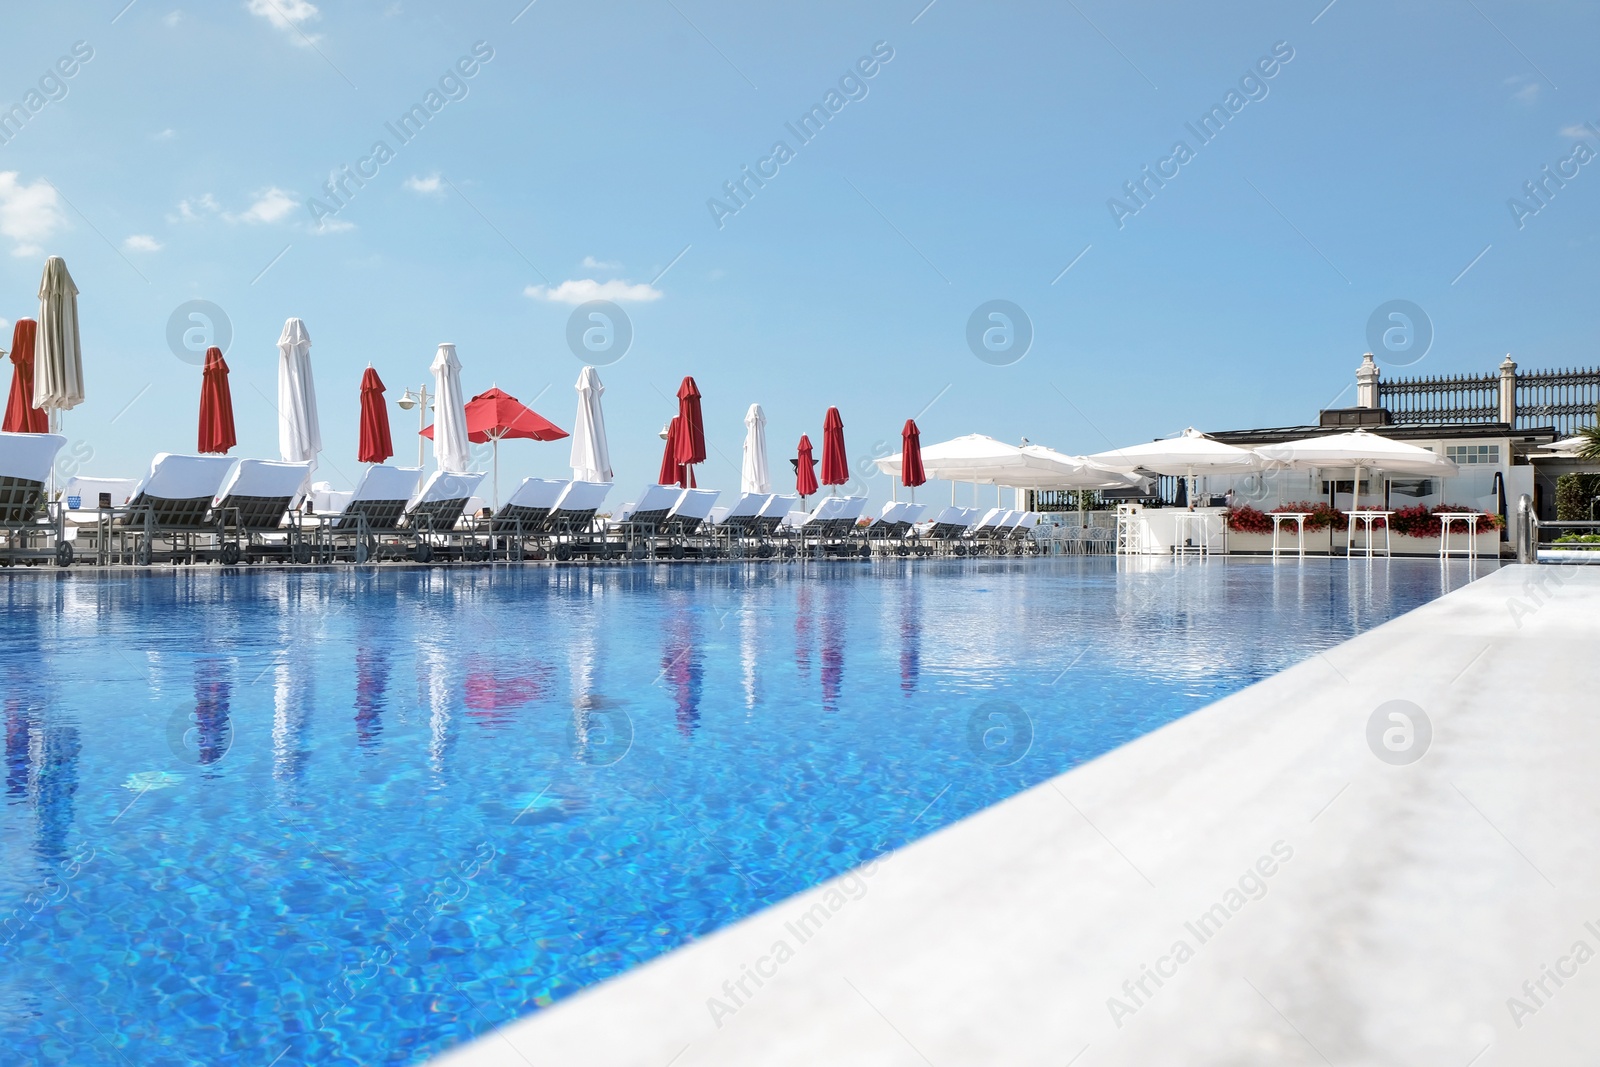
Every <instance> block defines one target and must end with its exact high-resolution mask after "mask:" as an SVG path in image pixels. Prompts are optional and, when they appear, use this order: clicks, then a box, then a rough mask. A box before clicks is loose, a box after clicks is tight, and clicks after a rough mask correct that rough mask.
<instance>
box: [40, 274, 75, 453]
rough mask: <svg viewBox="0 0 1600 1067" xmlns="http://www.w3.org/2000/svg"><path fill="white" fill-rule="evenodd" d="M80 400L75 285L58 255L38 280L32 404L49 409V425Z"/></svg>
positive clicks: (55, 426)
mask: <svg viewBox="0 0 1600 1067" xmlns="http://www.w3.org/2000/svg"><path fill="white" fill-rule="evenodd" d="M81 403H83V345H82V343H81V341H80V340H79V337H78V287H77V286H76V285H75V284H73V281H72V275H70V274H68V273H67V264H66V262H65V261H64V260H62V258H61V257H60V256H51V257H50V258H49V259H47V260H45V264H44V277H43V278H41V279H40V281H39V341H38V348H37V349H36V351H35V355H34V361H33V406H34V407H36V408H41V409H43V410H45V411H48V412H49V413H50V429H51V430H52V431H54V430H56V429H58V428H59V427H60V423H61V417H60V415H59V414H58V412H62V411H67V410H69V409H71V408H75V407H77V406H78V405H79V404H81Z"/></svg>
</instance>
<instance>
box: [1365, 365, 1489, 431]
mask: <svg viewBox="0 0 1600 1067" xmlns="http://www.w3.org/2000/svg"><path fill="white" fill-rule="evenodd" d="M1378 406H1379V407H1385V408H1388V409H1389V414H1390V416H1391V417H1392V418H1393V419H1394V421H1395V422H1397V423H1401V424H1405V425H1415V424H1419V423H1420V424H1424V425H1426V424H1431V423H1440V422H1499V421H1500V375H1498V374H1449V375H1439V376H1435V377H1429V378H1397V379H1395V380H1393V381H1387V382H1386V381H1382V380H1380V381H1379V382H1378Z"/></svg>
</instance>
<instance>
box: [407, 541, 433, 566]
mask: <svg viewBox="0 0 1600 1067" xmlns="http://www.w3.org/2000/svg"><path fill="white" fill-rule="evenodd" d="M411 558H412V559H414V560H416V561H417V562H418V563H427V562H428V561H429V560H431V559H433V546H432V545H430V544H428V543H427V542H426V541H418V542H417V544H416V547H414V548H413V549H412V550H411Z"/></svg>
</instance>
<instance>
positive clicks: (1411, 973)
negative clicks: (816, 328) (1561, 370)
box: [436, 561, 1600, 1067]
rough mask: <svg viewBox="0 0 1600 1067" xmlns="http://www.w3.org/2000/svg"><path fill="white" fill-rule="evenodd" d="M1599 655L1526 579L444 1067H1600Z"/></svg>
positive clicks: (1548, 587) (1591, 623) (1585, 580)
mask: <svg viewBox="0 0 1600 1067" xmlns="http://www.w3.org/2000/svg"><path fill="white" fill-rule="evenodd" d="M1367 565H1368V564H1366V562H1365V561H1357V562H1355V563H1353V564H1352V566H1357V567H1362V566H1367ZM1376 565H1378V566H1382V565H1383V564H1382V561H1378V563H1377V564H1376ZM1597 648H1600V573H1596V572H1594V571H1592V570H1589V569H1580V568H1575V567H1574V568H1567V567H1551V566H1545V567H1539V568H1532V567H1509V568H1505V569H1503V570H1500V571H1498V572H1497V573H1493V574H1490V575H1489V576H1488V577H1486V578H1484V579H1482V580H1480V581H1478V582H1475V583H1473V584H1472V585H1470V586H1468V587H1466V588H1464V589H1461V590H1458V591H1457V592H1454V593H1452V594H1450V595H1448V596H1446V597H1444V598H1442V599H1440V600H1438V601H1435V602H1433V603H1431V604H1429V605H1427V606H1425V607H1423V608H1420V609H1418V610H1416V611H1414V612H1411V613H1410V614H1408V615H1405V616H1403V617H1401V618H1399V619H1397V620H1395V621H1393V622H1390V623H1388V624H1386V625H1384V626H1381V627H1379V628H1377V629H1375V630H1373V631H1370V632H1368V633H1366V634H1364V635H1362V636H1360V637H1358V638H1356V639H1354V640H1352V641H1349V642H1347V643H1345V644H1343V645H1341V646H1339V647H1337V648H1335V649H1333V650H1331V651H1329V652H1328V653H1326V654H1324V655H1320V656H1317V657H1315V658H1313V659H1311V660H1310V661H1308V662H1306V663H1303V664H1301V665H1299V666H1297V667H1295V668H1292V669H1291V670H1288V671H1286V672H1284V673H1283V674H1280V675H1278V676H1275V677H1273V678H1270V679H1268V680H1266V681H1263V682H1261V683H1260V684H1258V685H1255V686H1253V687H1251V688H1250V689H1247V690H1245V691H1243V692H1241V693H1238V694H1236V695H1234V696H1232V697H1229V698H1227V699H1225V700H1222V701H1220V702H1219V703H1217V704H1215V705H1213V706H1211V707H1209V708H1207V709H1205V710H1203V711H1200V712H1197V713H1195V714H1193V715H1191V716H1189V717H1187V718H1185V719H1182V720H1180V721H1178V722H1176V723H1173V724H1172V725H1170V726H1167V727H1165V728H1163V729H1161V730H1158V731H1156V732H1155V733H1152V734H1150V735H1147V736H1145V737H1143V738H1141V739H1139V740H1137V741H1135V742H1133V743H1131V744H1129V745H1127V746H1125V747H1123V748H1121V749H1118V750H1117V751H1115V752H1112V753H1110V754H1108V755H1106V756H1104V757H1102V758H1100V759H1098V760H1095V761H1093V762H1091V763H1089V764H1086V765H1084V766H1082V767H1079V768H1077V769H1076V770H1073V771H1071V772H1069V773H1067V774H1064V775H1062V776H1060V777H1058V778H1056V779H1054V780H1052V781H1050V782H1047V783H1045V784H1043V785H1041V786H1039V787H1037V788H1035V789H1033V790H1030V791H1029V792H1027V793H1024V794H1022V795H1019V796H1016V797H1013V798H1012V799H1010V800H1008V801H1006V802H1004V803H1002V804H999V805H997V806H995V807H993V808H990V809H988V810H986V811H984V812H982V813H980V814H978V815H976V816H974V817H972V818H970V819H967V820H965V821H962V822H959V823H957V824H955V825H953V826H951V827H948V828H947V829H945V830H943V831H941V832H939V833H936V834H934V835H932V836H930V837H928V838H925V839H923V840H921V841H918V842H916V843H915V844H912V845H910V846H908V847H906V848H904V849H902V850H900V851H898V852H896V853H894V854H892V855H890V856H886V857H885V858H884V859H882V860H881V861H879V862H878V863H877V864H876V865H874V866H873V867H872V868H871V869H870V871H866V870H864V871H859V872H856V873H854V874H852V875H849V876H846V877H845V878H843V879H838V880H835V881H834V882H831V883H828V884H826V885H824V886H822V887H819V888H818V889H816V890H814V891H812V892H810V893H807V894H805V895H803V896H801V897H798V898H796V899H794V900H791V901H788V902H786V903H784V904H782V905H779V906H777V907H774V908H772V909H770V910H768V911H766V912H763V913H761V914H758V915H756V916H754V917H752V918H751V919H748V920H746V921H744V922H742V923H739V924H737V925H735V926H733V927H731V928H729V929H727V930H724V931H721V932H719V933H718V934H716V935H715V936H712V937H710V938H707V939H706V940H704V941H701V942H698V943H696V944H694V945H691V946H689V947H687V948H684V949H681V950H679V951H677V952H674V953H671V954H670V955H668V956H665V957H663V958H661V959H659V960H657V961H655V962H654V963H651V964H649V965H646V966H644V967H641V968H638V969H636V970H634V971H631V972H629V973H628V974H625V975H623V976H621V977H620V978H617V979H615V980H613V981H611V982H608V983H606V984H604V985H602V986H599V987H597V988H595V989H592V990H590V991H588V992H586V993H584V994H580V995H579V996H577V997H575V998H573V999H572V1000H570V1001H568V1002H566V1003H564V1004H561V1005H558V1006H557V1007H555V1008H554V1009H552V1010H550V1011H547V1012H544V1013H541V1014H539V1015H537V1016H534V1017H532V1018H529V1019H525V1020H523V1021H522V1022H520V1023H516V1024H513V1025H511V1026H509V1027H506V1028H505V1029H503V1030H501V1031H500V1032H498V1033H496V1034H490V1035H488V1036H486V1037H485V1038H483V1039H481V1040H479V1041H478V1042H477V1043H475V1044H473V1045H470V1046H467V1047H465V1048H462V1049H459V1050H457V1051H455V1052H454V1053H452V1054H449V1055H446V1056H444V1057H441V1058H440V1059H439V1060H438V1061H436V1062H438V1063H439V1064H440V1065H441V1067H443V1065H449V1067H491V1065H494V1067H499V1065H505V1067H525V1065H526V1064H528V1063H535V1064H545V1063H559V1064H568V1063H572V1064H577V1063H582V1064H585V1065H593V1067H602V1065H609V1064H617V1065H622V1064H627V1065H644V1067H667V1065H669V1064H670V1065H672V1067H702V1065H713V1064H716V1065H730V1067H732V1065H739V1067H747V1065H752V1064H763V1065H765V1064H796V1065H799V1064H806V1065H810V1064H819V1063H826V1064H830V1065H854V1064H860V1065H868V1064H870V1065H874V1067H885V1065H898V1064H906V1065H916V1067H927V1065H928V1064H934V1065H938V1067H955V1065H966V1064H1006V1065H1024V1064H1041V1065H1043V1064H1051V1065H1056V1067H1060V1065H1063V1064H1074V1065H1077V1067H1093V1065H1097V1064H1141V1065H1142V1064H1156V1063H1179V1062H1182V1063H1192V1064H1202V1063H1204V1064H1211V1063H1217V1064H1222V1063H1227V1064H1244V1063H1251V1064H1254V1063H1262V1064H1267V1063H1270V1064H1326V1063H1331V1064H1337V1065H1340V1067H1345V1065H1357V1064H1408V1065H1412V1064H1446V1065H1460V1067H1467V1065H1469V1064H1471V1065H1472V1067H1489V1065H1493V1064H1533V1063H1537V1064H1541V1065H1551V1064H1565V1063H1573V1064H1576V1063H1589V1062H1592V1056H1593V1053H1594V1051H1595V1049H1596V1047H1597V1039H1596V1037H1595V1035H1594V1026H1593V1020H1594V1018H1595V1016H1596V1012H1597V1009H1600V962H1594V963H1592V965H1591V962H1590V961H1591V959H1592V958H1597V957H1595V953H1596V952H1597V951H1600V859H1597V858H1596V857H1597V856H1600V852H1597V851H1596V850H1595V849H1594V847H1593V842H1592V840H1590V839H1591V838H1592V837H1593V830H1594V827H1595V826H1597V825H1600V716H1597V714H1596V711H1595V701H1594V697H1593V684H1592V680H1591V676H1592V670H1593V666H1592V665H1593V662H1594V659H1595V653H1596V649H1597ZM1394 700H1405V701H1411V702H1414V704H1415V705H1417V706H1419V707H1420V708H1421V709H1423V711H1424V712H1425V714H1426V716H1427V718H1428V719H1429V720H1430V722H1431V727H1432V738H1431V744H1429V745H1428V747H1427V749H1426V752H1425V754H1424V755H1423V756H1422V757H1421V758H1420V760H1417V761H1416V762H1413V763H1410V764H1408V765H1393V764H1391V763H1386V762H1384V761H1382V760H1380V759H1379V758H1378V757H1377V756H1376V755H1375V754H1374V750H1373V749H1372V748H1371V747H1369V742H1368V724H1369V719H1370V718H1371V717H1372V716H1373V714H1374V712H1375V710H1376V709H1378V708H1379V707H1380V705H1384V704H1385V703H1386V702H1389V701H1394ZM1413 718H1415V716H1414V715H1413ZM1415 737H1416V738H1420V737H1421V733H1420V731H1419V732H1418V733H1417V734H1416V735H1415ZM1378 747H1379V748H1380V749H1382V745H1381V744H1379V745H1378ZM1418 747H1420V745H1418ZM1385 751H1386V750H1385ZM1391 758H1397V757H1391ZM970 773H974V774H978V773H984V771H983V769H982V768H981V767H976V768H974V769H973V770H972V771H971V772H970ZM930 799H932V798H930ZM1585 857H1587V858H1585ZM1580 942H1581V943H1582V944H1583V945H1584V946H1586V947H1585V948H1584V949H1578V948H1577V944H1578V943H1580ZM1147 968H1148V969H1147ZM757 972H759V973H760V977H759V981H758V979H757V978H756V977H754V975H755V974H756V973H757ZM1157 972H1159V976H1158V977H1152V975H1155V974H1156V973H1157ZM1557 972H1559V976H1558V977H1551V975H1552V974H1556V973H1557ZM1525 983H1526V985H1525ZM741 986H742V989H741ZM1513 998H1514V999H1513Z"/></svg>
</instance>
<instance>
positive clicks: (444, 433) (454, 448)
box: [428, 342, 472, 474]
mask: <svg viewBox="0 0 1600 1067" xmlns="http://www.w3.org/2000/svg"><path fill="white" fill-rule="evenodd" d="M428 369H429V370H431V371H433V389H434V402H433V457H434V459H435V460H436V461H437V462H438V464H439V469H440V470H442V471H450V472H452V473H455V474H464V473H466V470H467V467H468V466H470V465H471V462H472V454H471V450H470V446H469V442H468V441H467V400H466V397H465V396H463V395H462V393H461V360H459V359H457V358H456V346H455V345H453V344H450V343H449V342H446V343H444V344H442V345H440V346H439V352H438V354H437V355H435V356H434V357H433V365H432V366H431V367H429V368H428Z"/></svg>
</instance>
